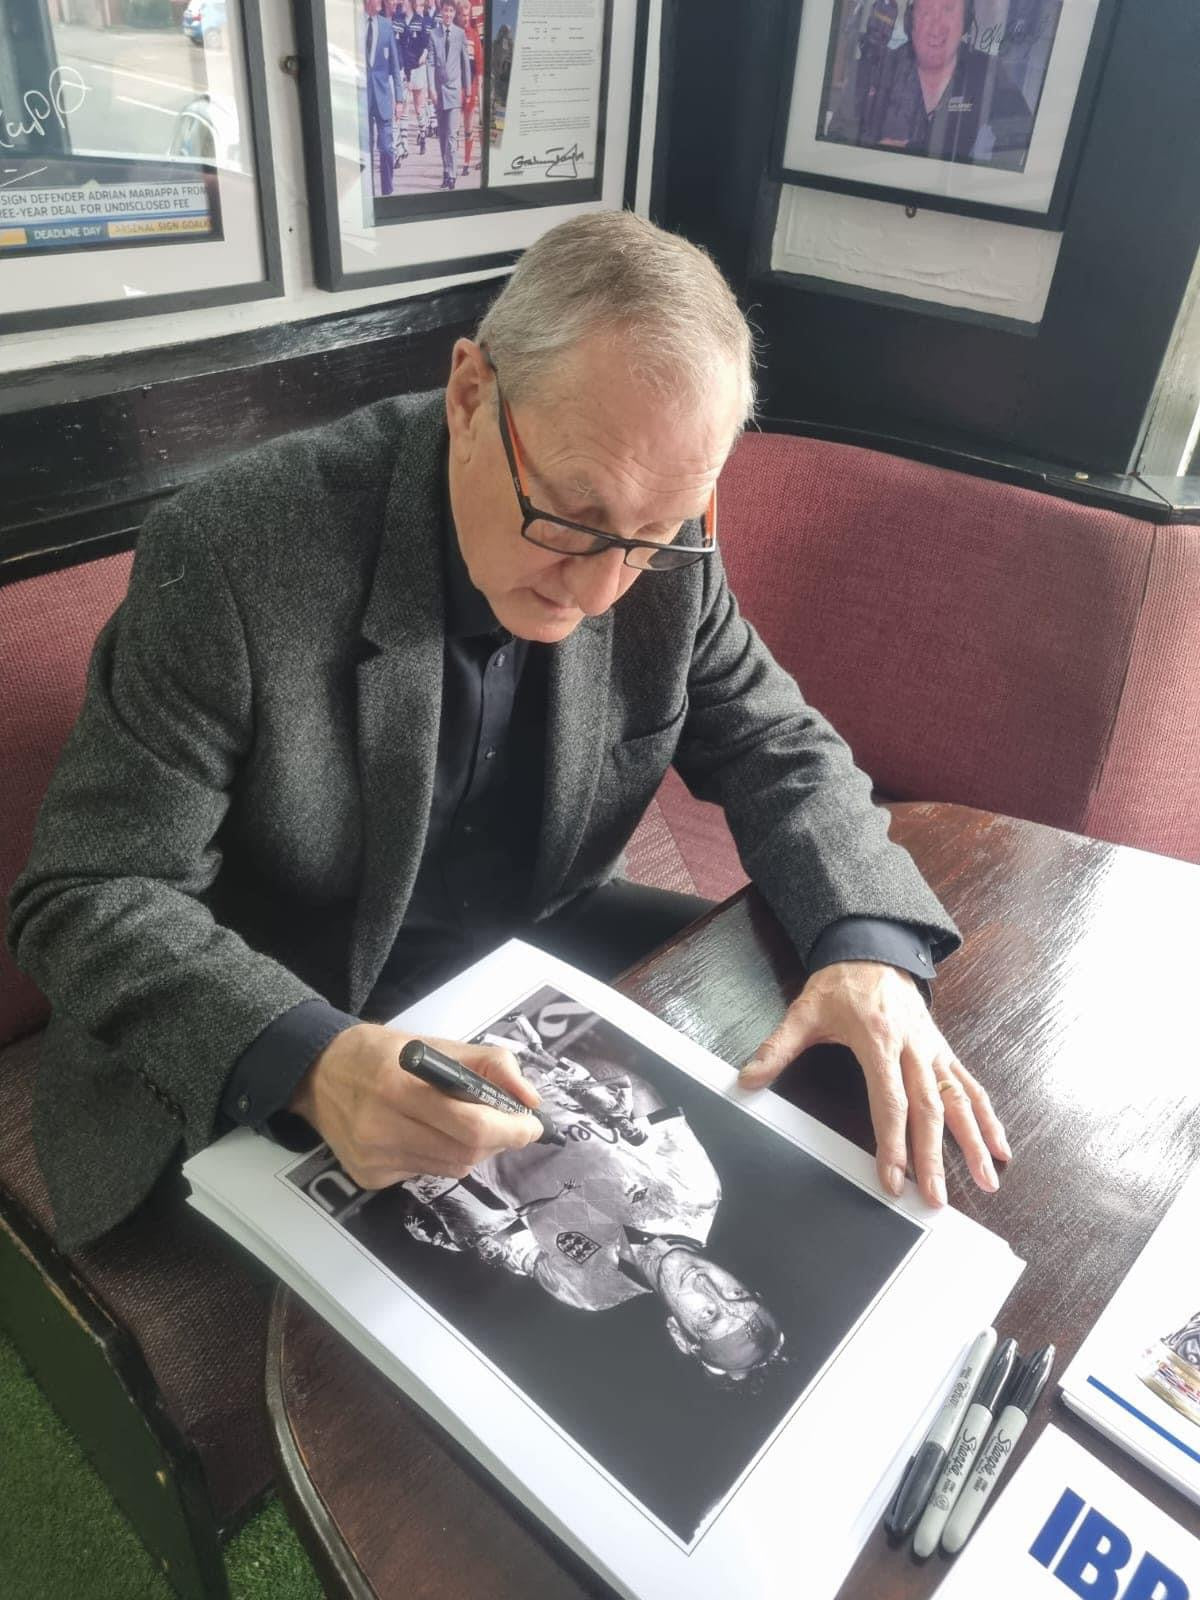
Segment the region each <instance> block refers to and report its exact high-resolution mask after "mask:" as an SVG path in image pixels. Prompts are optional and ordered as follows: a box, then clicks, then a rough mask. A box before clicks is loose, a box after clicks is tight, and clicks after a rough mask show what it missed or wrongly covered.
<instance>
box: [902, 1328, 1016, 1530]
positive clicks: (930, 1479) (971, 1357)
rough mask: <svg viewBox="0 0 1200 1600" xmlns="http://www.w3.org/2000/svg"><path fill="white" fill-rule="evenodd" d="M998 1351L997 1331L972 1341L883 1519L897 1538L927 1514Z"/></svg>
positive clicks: (985, 1331) (988, 1329)
mask: <svg viewBox="0 0 1200 1600" xmlns="http://www.w3.org/2000/svg"><path fill="white" fill-rule="evenodd" d="M995 1348H996V1330H995V1328H985V1329H984V1330H983V1332H982V1333H981V1334H980V1335H979V1336H978V1338H976V1339H975V1340H973V1341H972V1343H971V1347H970V1349H969V1350H968V1351H967V1353H966V1355H965V1356H964V1358H963V1364H962V1366H961V1367H960V1368H959V1371H958V1376H957V1377H956V1378H955V1380H954V1383H953V1385H952V1387H951V1389H950V1393H949V1394H948V1395H947V1396H946V1403H945V1404H944V1405H943V1406H942V1409H941V1410H940V1411H939V1412H938V1414H937V1416H936V1417H935V1418H934V1421H933V1426H932V1428H930V1430H929V1432H928V1433H927V1434H926V1435H925V1442H924V1443H923V1444H922V1446H921V1448H920V1449H919V1450H918V1451H917V1453H916V1455H915V1456H914V1457H913V1458H912V1460H911V1461H910V1462H909V1464H908V1470H907V1471H906V1472H905V1474H904V1477H903V1479H902V1480H901V1483H900V1490H899V1493H898V1494H897V1495H896V1498H895V1499H894V1500H893V1501H892V1505H891V1508H890V1510H889V1511H888V1514H887V1516H886V1517H885V1518H884V1519H883V1525H884V1527H885V1528H886V1529H887V1531H888V1532H889V1533H890V1534H893V1535H894V1536H895V1537H896V1538H898V1539H906V1538H907V1537H908V1535H909V1534H910V1533H911V1532H912V1528H913V1524H914V1523H915V1522H916V1520H917V1518H918V1517H919V1516H920V1515H921V1513H922V1511H924V1509H925V1504H926V1501H927V1500H928V1499H929V1496H930V1494H931V1493H932V1492H933V1486H934V1484H935V1483H936V1482H937V1481H938V1478H939V1477H940V1476H941V1474H942V1470H943V1468H944V1467H945V1465H946V1457H947V1455H948V1454H949V1451H950V1446H951V1445H952V1444H953V1443H954V1438H955V1435H956V1434H957V1433H958V1429H959V1424H960V1423H961V1422H962V1420H963V1415H964V1413H965V1411H966V1409H967V1407H968V1406H969V1405H970V1403H971V1396H972V1395H973V1394H974V1392H975V1390H976V1388H977V1387H978V1385H979V1378H980V1374H981V1373H982V1372H983V1370H984V1368H985V1367H986V1366H987V1364H988V1362H989V1361H990V1360H991V1357H992V1351H993V1350H994V1349H995Z"/></svg>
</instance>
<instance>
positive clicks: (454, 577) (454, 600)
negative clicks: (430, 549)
mask: <svg viewBox="0 0 1200 1600" xmlns="http://www.w3.org/2000/svg"><path fill="white" fill-rule="evenodd" d="M443 506H444V511H443V515H442V524H443V540H442V548H443V551H444V555H445V577H446V633H447V635H448V636H449V637H450V638H452V639H471V638H474V637H476V636H477V635H479V634H482V633H495V632H496V631H497V630H498V629H499V627H500V624H499V623H498V622H497V621H496V616H495V613H494V612H493V610H492V608H491V606H490V605H489V604H488V603H487V599H486V598H485V596H484V595H483V593H482V591H481V590H479V589H477V588H476V587H475V585H474V584H473V583H472V582H471V575H470V573H469V572H468V571H467V564H466V562H465V561H464V560H463V558H462V551H461V549H460V548H459V544H458V529H457V528H456V527H455V526H454V516H453V514H452V512H451V510H450V486H449V484H446V485H445V490H444V495H443Z"/></svg>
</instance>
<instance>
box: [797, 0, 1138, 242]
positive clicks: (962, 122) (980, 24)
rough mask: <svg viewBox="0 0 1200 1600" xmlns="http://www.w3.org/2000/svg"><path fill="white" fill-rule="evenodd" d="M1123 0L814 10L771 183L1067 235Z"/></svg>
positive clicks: (805, 13) (862, 0) (827, 0)
mask: <svg viewBox="0 0 1200 1600" xmlns="http://www.w3.org/2000/svg"><path fill="white" fill-rule="evenodd" d="M1114 12H1115V0H803V5H799V6H794V7H792V8H791V18H790V26H791V34H790V37H789V39H788V42H787V49H786V51H785V52H784V78H783V81H782V82H781V86H780V107H779V118H778V126H777V137H776V147H775V151H774V159H773V176H775V177H776V178H778V179H780V180H782V181H783V182H787V183H798V184H807V185H809V186H811V187H814V188H821V189H832V190H837V191H841V192H843V193H848V194H856V195H865V196H867V197H869V198H876V199H889V200H895V201H899V202H900V203H901V204H904V205H911V206H916V207H927V208H930V209H933V210H940V211H956V212H960V213H963V214H965V215H968V216H982V217H990V218H992V219H994V220H997V221H1007V222H1018V223H1023V224H1025V225H1026V226H1031V227H1043V228H1060V227H1061V226H1062V223H1063V218H1064V216H1065V214H1066V208H1067V204H1068V201H1069V198H1070V191H1071V185H1072V181H1073V178H1074V173H1075V167H1076V165H1077V159H1078V154H1079V149H1080V146H1081V143H1082V139H1083V136H1084V133H1085V130H1086V125H1087V119H1088V116H1089V113H1090V110H1091V104H1092V100H1093V97H1094V93H1095V88H1096V84H1097V82H1098V79H1099V74H1100V70H1101V66H1102V64H1103V58H1104V53H1105V48H1106V45H1107V41H1108V36H1109V32H1110V29H1111V23H1112V18H1113V14H1114Z"/></svg>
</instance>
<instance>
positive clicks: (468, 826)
mask: <svg viewBox="0 0 1200 1600" xmlns="http://www.w3.org/2000/svg"><path fill="white" fill-rule="evenodd" d="M463 832H464V833H474V832H475V824H474V823H473V822H464V823H463Z"/></svg>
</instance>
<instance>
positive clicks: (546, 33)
mask: <svg viewBox="0 0 1200 1600" xmlns="http://www.w3.org/2000/svg"><path fill="white" fill-rule="evenodd" d="M655 9H656V6H655V3H654V0H297V11H298V19H299V35H300V42H301V49H302V52H303V54H302V71H301V75H300V84H301V95H302V112H303V117H304V132H305V158H306V164H307V168H308V182H309V191H310V199H311V204H312V214H313V234H314V247H315V256H316V269H317V279H318V282H319V283H320V284H321V285H322V287H324V288H326V289H345V288H350V287H353V286H355V285H368V284H379V283H389V282H398V281H403V280H405V279H414V278H435V277H440V276H445V275H449V274H463V273H470V272H485V271H495V270H496V269H497V268H498V267H503V266H506V265H508V264H510V263H511V262H512V261H513V260H515V258H516V256H517V255H518V254H519V253H520V251H521V250H522V249H524V248H525V246H526V245H528V244H530V243H532V242H533V240H534V239H535V238H537V237H538V235H539V234H541V233H542V232H544V231H545V230H546V229H547V228H548V227H551V226H552V225H553V224H554V223H555V222H559V221H562V220H565V219H566V218H567V217H568V216H571V215H573V214H575V213H576V212H577V211H581V210H589V209H617V208H620V207H622V206H624V205H626V204H632V203H633V190H634V187H635V185H636V181H637V167H638V154H639V144H640V139H641V129H642V116H643V101H644V96H645V91H646V81H645V80H646V59H647V34H648V29H649V25H650V19H651V13H652V11H653V10H655ZM310 66H311V68H312V70H309V68H310Z"/></svg>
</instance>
